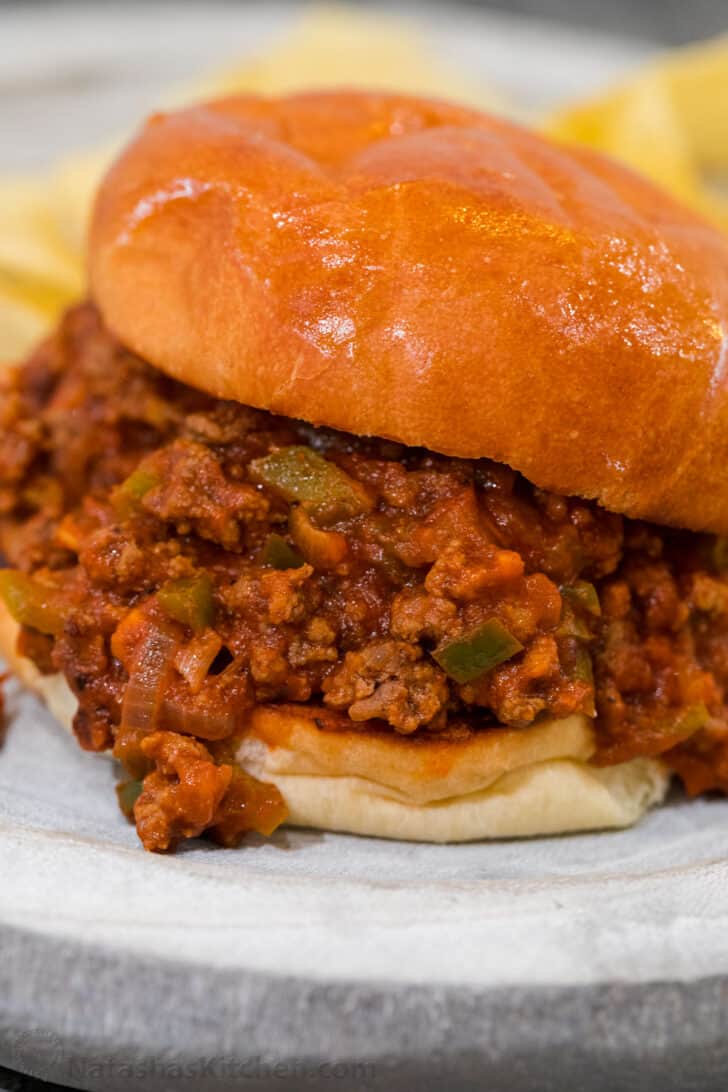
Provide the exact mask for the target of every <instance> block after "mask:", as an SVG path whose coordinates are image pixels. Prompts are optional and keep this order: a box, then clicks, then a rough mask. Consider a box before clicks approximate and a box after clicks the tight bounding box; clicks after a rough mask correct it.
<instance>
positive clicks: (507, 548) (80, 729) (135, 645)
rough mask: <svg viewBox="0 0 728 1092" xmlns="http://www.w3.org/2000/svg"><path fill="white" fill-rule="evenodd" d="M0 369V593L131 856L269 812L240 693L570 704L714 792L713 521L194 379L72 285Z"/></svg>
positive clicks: (727, 770)
mask: <svg viewBox="0 0 728 1092" xmlns="http://www.w3.org/2000/svg"><path fill="white" fill-rule="evenodd" d="M5 382H6V386H5V389H4V391H3V394H2V400H1V401H0V547H1V548H2V552H3V554H4V556H5V558H6V560H7V563H8V565H9V567H10V568H9V569H8V570H7V571H5V572H3V573H2V574H0V575H1V577H2V579H1V581H0V584H1V586H0V591H2V594H3V596H4V598H5V601H6V603H7V604H8V606H9V607H10V609H11V611H12V612H13V613H14V615H15V617H16V618H17V619H18V620H19V621H20V622H21V624H22V629H21V637H20V645H21V649H22V651H23V653H24V654H25V655H27V656H29V657H30V658H31V659H32V660H33V661H34V662H35V663H36V664H37V666H38V667H39V668H40V670H41V671H44V672H53V671H61V672H62V673H63V674H64V675H65V677H66V679H67V680H68V683H69V685H70V686H71V689H72V690H73V692H74V693H75V695H76V696H77V698H78V702H79V708H78V713H77V715H76V719H75V725H74V727H75V731H76V734H77V736H78V738H79V741H80V742H81V744H82V745H83V746H84V747H86V748H89V749H91V750H100V749H105V748H108V747H113V748H114V752H115V754H116V755H117V757H118V758H119V759H120V760H121V761H122V762H123V763H124V765H125V766H126V768H127V770H128V771H129V781H128V782H126V783H125V784H124V785H122V786H121V788H120V801H121V804H122V807H123V808H124V809H125V810H126V811H127V812H128V813H129V814H132V813H133V815H134V817H135V819H136V823H137V827H138V829H139V832H140V835H141V837H142V840H143V841H144V844H145V845H146V846H148V847H149V848H151V849H166V848H169V847H170V846H171V845H174V843H175V842H176V841H178V840H179V839H180V838H184V837H190V836H195V835H198V834H200V833H202V832H205V831H207V832H210V833H211V834H212V835H213V836H214V837H216V838H217V839H218V840H220V841H222V842H223V843H224V844H234V843H235V842H236V841H237V840H239V838H240V837H241V836H242V834H244V833H245V831H246V830H250V829H255V830H259V831H262V832H264V833H267V832H269V831H270V830H272V829H273V828H274V827H275V826H276V825H277V824H278V823H279V822H280V821H281V820H282V819H283V818H284V816H285V806H284V804H283V802H282V801H281V800H280V797H279V796H278V794H277V792H276V790H275V789H274V788H273V787H271V786H265V785H261V784H260V783H258V782H255V781H253V779H252V778H249V777H246V776H245V775H243V774H241V772H240V771H239V770H237V768H236V767H235V766H234V763H233V762H232V755H233V753H234V744H235V740H236V739H237V738H238V737H239V735H240V733H241V731H242V730H243V729H244V726H245V722H246V717H247V715H248V714H249V712H250V710H251V709H252V708H253V707H254V706H255V705H256V704H260V703H271V702H274V703H275V702H279V703H284V702H285V703H290V702H295V703H310V704H311V705H315V706H317V707H319V708H323V709H324V710H325V711H326V715H325V716H324V717H323V719H322V724H325V726H326V727H327V728H330V729H331V730H336V729H337V727H340V726H346V727H351V726H352V724H353V725H354V726H358V727H359V728H360V729H361V730H362V731H366V730H370V729H371V728H373V727H375V728H376V729H377V730H380V731H381V730H386V731H392V732H398V733H401V734H404V735H412V734H413V733H419V734H422V733H428V734H437V733H450V734H455V735H458V736H462V735H463V734H465V733H468V732H472V731H487V730H488V729H489V728H492V727H493V726H495V725H498V724H505V725H509V726H512V727H516V728H525V727H527V726H529V725H531V724H533V723H534V722H536V721H538V720H539V719H541V718H546V717H564V716H568V715H569V714H571V713H585V714H587V715H589V716H593V715H594V714H595V713H596V717H597V719H596V728H597V738H598V752H597V756H596V761H598V762H602V763H607V764H608V763H616V762H622V761H624V760H626V759H629V758H631V757H634V756H636V755H658V754H659V755H662V756H663V758H665V760H666V761H667V762H668V763H669V764H670V765H671V766H672V767H673V768H674V769H675V770H676V771H677V772H678V773H679V774H680V776H681V777H682V778H683V780H684V782H685V784H686V786H687V788H688V790H689V791H690V792H701V791H704V790H706V789H715V788H717V789H723V790H725V789H726V787H728V746H727V745H726V732H727V730H728V719H727V716H726V705H725V697H724V692H725V687H726V683H727V682H728V550H726V549H725V548H724V545H723V542H722V540H720V539H716V538H714V537H710V536H700V535H695V534H690V533H679V532H673V531H667V530H665V529H663V528H658V527H654V526H650V525H647V524H643V523H637V522H634V521H630V520H627V519H623V518H622V517H620V516H616V515H613V514H611V513H608V512H605V511H603V510H602V509H600V508H599V507H598V506H597V505H596V504H593V503H589V502H586V501H582V500H578V499H575V498H569V497H561V496H555V495H553V494H550V493H546V492H544V491H542V490H539V489H536V488H535V487H534V486H532V485H531V484H530V483H529V482H527V481H526V480H525V479H523V478H522V477H520V476H519V475H517V474H515V473H514V472H512V471H511V470H509V469H507V468H505V467H503V466H500V465H497V464H494V463H491V462H488V461H486V460H479V461H468V460H460V459H453V458H446V457H444V456H440V455H435V454H433V453H431V452H428V451H425V450H422V449H412V448H406V447H402V446H400V445H396V444H393V443H388V442H385V441H379V440H372V441H370V440H362V439H360V438H358V437H354V436H349V435H347V434H344V433H338V432H334V431H330V430H325V429H314V428H312V427H311V426H309V425H306V424H304V423H301V422H298V421H294V420H290V419H288V418H282V417H276V416H273V415H272V414H268V413H264V412H260V411H256V410H253V409H250V408H249V407H246V406H241V405H238V404H237V403H232V402H223V401H220V400H216V399H213V398H210V397H208V396H207V395H205V394H202V393H200V392H198V391H196V390H194V389H192V388H190V387H187V386H184V385H182V384H179V383H175V382H174V381H172V380H170V379H167V378H165V377H164V376H162V375H161V374H160V373H159V372H157V371H156V370H155V369H153V368H151V367H150V366H149V365H147V364H146V363H144V361H142V360H140V359H139V358H137V357H135V356H133V355H132V354H130V353H128V352H126V351H125V350H124V349H123V348H122V347H121V346H120V345H119V344H118V343H117V342H116V341H115V340H114V339H113V338H112V337H111V335H110V334H109V333H108V332H107V331H105V330H104V328H103V326H102V324H101V322H100V320H99V317H98V314H97V313H96V311H95V310H94V308H93V307H92V306H90V305H84V306H81V307H78V308H76V309H75V310H73V311H71V312H70V313H69V314H68V315H67V316H66V318H65V319H64V321H63V323H62V324H61V327H60V329H59V330H58V331H57V333H56V334H55V335H54V336H53V337H52V338H51V339H50V341H48V342H47V343H46V344H45V345H44V346H43V347H42V348H40V349H39V350H38V351H37V352H36V353H35V354H34V356H32V357H31V359H30V360H29V361H28V362H27V363H26V364H25V365H23V366H22V367H21V368H20V369H19V370H18V371H17V372H15V373H13V374H12V375H11V376H9V377H8V378H7V380H6V381H5Z"/></svg>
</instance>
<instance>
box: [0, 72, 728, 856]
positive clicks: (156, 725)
mask: <svg viewBox="0 0 728 1092" xmlns="http://www.w3.org/2000/svg"><path fill="white" fill-rule="evenodd" d="M88 268H89V284H90V291H89V299H88V301H85V302H82V303H80V304H79V305H78V306H77V307H75V308H74V309H72V310H71V311H69V312H68V313H67V314H66V316H65V317H64V319H63V320H62V322H61V324H60V327H59V328H58V330H57V331H56V332H55V333H54V334H53V335H52V336H51V337H50V338H49V340H47V341H46V342H45V343H44V344H42V345H41V346H40V347H39V348H38V349H37V350H36V351H35V352H34V353H33V354H32V356H31V357H30V359H28V360H27V361H25V362H24V363H23V364H21V365H20V366H18V367H17V368H15V369H13V370H12V371H11V372H9V373H8V374H7V375H6V376H5V377H4V379H3V384H4V387H3V392H2V402H1V406H0V414H1V425H0V502H1V503H0V547H1V549H2V553H3V556H4V558H5V560H6V565H7V567H6V568H5V569H3V570H2V571H1V572H0V593H1V595H2V599H3V602H4V608H3V609H4V614H3V617H2V625H1V628H0V644H1V645H2V648H3V650H4V655H5V656H6V658H7V659H8V660H9V661H10V663H11V664H12V666H13V667H14V669H15V670H16V672H17V673H18V674H19V675H20V677H21V678H22V679H24V680H25V681H26V682H27V683H28V684H29V685H30V686H31V687H34V688H36V689H37V690H38V691H39V692H40V693H41V694H42V695H43V696H44V697H45V699H46V700H47V701H48V704H49V705H50V707H51V709H52V710H53V711H54V712H55V713H56V715H57V716H58V718H59V719H60V720H61V721H62V722H63V723H65V724H67V725H68V726H69V727H71V728H72V730H73V732H74V733H75V735H76V737H77V739H78V741H79V743H80V744H81V746H82V747H84V748H86V749H88V750H91V751H98V752H108V753H110V754H112V755H113V757H114V758H115V759H117V760H118V761H119V763H121V765H122V766H123V768H124V770H125V774H124V777H123V780H122V782H121V784H120V787H119V798H120V802H121V805H122V808H123V810H124V811H125V812H126V813H127V814H128V815H129V816H130V817H133V819H134V821H135V822H136V826H137V830H138V832H139V836H140V838H141V841H142V843H143V845H144V846H145V847H146V848H147V849H150V850H157V851H163V850H166V849H169V848H172V847H174V845H175V844H177V843H178V842H179V841H180V840H181V839H184V838H189V837H196V836H198V835H201V834H207V835H208V836H210V837H212V838H214V839H216V840H217V841H218V842H221V843H222V844H225V845H233V844H236V843H237V842H238V841H239V840H240V839H241V837H242V836H243V834H244V833H245V832H246V831H250V830H254V831H258V832H260V833H263V834H269V833H270V832H272V831H273V830H274V829H275V828H276V827H277V826H278V825H279V824H281V823H283V822H289V823H292V824H297V825H306V826H313V827H318V828H322V829H325V830H340V831H352V832H356V833H360V834H370V835H380V836H384V837H391V838H405V839H413V840H415V839H419V840H434V841H458V840H466V839H480V838H495V837H508V836H525V835H538V834H548V833H556V832H564V831H575V830H583V829H596V828H609V827H620V826H625V825H628V824H630V823H632V822H634V821H635V820H637V819H638V818H639V817H640V816H641V815H642V814H643V812H644V811H645V809H646V808H648V807H649V806H650V805H652V804H655V803H657V802H658V801H660V800H661V799H662V797H663V795H664V792H665V789H666V786H667V784H668V781H669V779H670V777H671V775H672V774H676V775H677V776H678V777H679V778H680V780H681V781H682V783H683V784H684V786H685V787H686V789H687V791H688V792H689V793H691V794H695V793H702V792H705V791H710V790H718V791H725V790H726V788H728V709H727V707H726V686H727V685H728V544H727V543H726V541H725V540H724V539H723V538H721V537H720V536H721V535H724V534H728V487H727V486H728V483H727V482H726V467H727V466H728V374H727V372H728V244H727V243H726V240H725V238H724V237H723V236H721V235H720V234H719V232H718V231H717V230H715V229H713V228H711V227H710V226H708V224H707V223H705V222H703V221H702V220H700V219H699V218H698V217H697V216H696V215H695V214H693V213H691V212H689V211H687V210H686V209H685V208H683V207H681V206H680V205H679V204H677V203H675V202H674V201H673V200H671V199H670V198H668V197H667V196H666V195H665V194H663V193H661V192H660V191H659V190H658V189H656V188H655V187H654V186H653V185H651V184H649V183H647V182H645V181H643V180H642V179H640V178H639V177H637V176H636V175H634V174H632V173H630V172H629V171H627V170H626V169H624V168H622V167H620V166H618V165H617V164H615V163H613V162H611V161H609V160H607V159H605V158H602V157H600V156H599V155H597V154H595V153H592V152H589V151H585V150H574V149H569V148H567V147H563V146H559V145H557V144H553V143H549V142H548V141H546V140H544V139H542V138H541V137H538V136H536V135H534V134H532V133H529V132H527V131H526V130H524V129H521V128H518V127H516V126H514V125H511V124H509V123H507V122H505V121H502V120H499V119H496V118H493V117H489V116H486V115H483V114H480V113H477V112H475V111H472V110H469V109H463V108H460V107H457V106H453V105H448V104H446V103H441V102H429V101H424V100H420V99H415V98H405V97H399V96H395V95H380V94H364V93H343V92H342V93H326V94H323V93H321V94H306V95H300V96H294V97H288V98H281V99H262V98H254V97H246V98H235V99H228V100H224V101H220V102H213V103H210V104H207V105H202V106H199V107H196V108H192V109H186V110H182V111H179V112H176V113H169V114H162V115H157V116H155V117H153V118H152V119H151V120H150V121H149V122H148V124H147V125H146V126H145V127H144V128H143V130H142V131H141V133H140V134H139V135H138V136H137V138H136V139H135V140H134V141H133V142H132V143H131V144H130V145H129V146H128V147H127V148H126V150H125V151H124V152H123V153H122V154H121V156H120V157H119V159H118V160H117V162H116V163H115V164H114V165H113V167H112V168H111V170H110V171H109V173H108V174H107V176H106V177H105V179H104V181H103V183H102V185H101V187H100V190H99V193H98V196H97V200H96V205H95V210H94V215H93V221H92V225H91V230H90V238H89V250H88ZM71 788H72V787H71Z"/></svg>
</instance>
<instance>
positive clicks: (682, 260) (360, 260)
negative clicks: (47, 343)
mask: <svg viewBox="0 0 728 1092" xmlns="http://www.w3.org/2000/svg"><path fill="white" fill-rule="evenodd" d="M90 278H91V290H92V294H93V296H94V298H95V300H96V302H97V304H98V305H99V307H100V309H101V311H102V313H103V316H104V318H105V320H106V322H107V324H108V325H109V327H110V328H111V330H112V331H113V332H114V333H115V334H116V335H117V336H118V337H119V338H120V340H121V341H122V342H124V343H125V344H127V345H128V346H129V347H130V348H131V349H133V350H134V351H136V352H137V353H139V354H140V355H141V356H143V357H144V358H146V359H147V360H149V361H150V362H151V363H153V364H154V365H156V366H157V367H158V368H160V369H162V370H163V371H165V372H167V373H169V374H170V375H173V376H175V377H177V378H178V379H180V380H183V381H184V382H186V383H189V384H192V385H194V386H197V387H201V388H204V389H206V390H208V391H209V392H211V393H212V394H214V395H216V396H219V397H223V398H230V399H235V400H238V401H241V402H245V403H248V404H250V405H254V406H258V407H262V408H264V409H268V410H272V411H274V412H277V413H281V414H286V415H288V416H292V417H299V418H303V419H306V420H308V421H311V422H313V423H314V424H325V425H329V426H332V427H335V428H340V429H345V430H347V431H350V432H354V433H357V434H360V435H370V434H371V435H377V436H382V437H387V438H391V439H395V440H398V441H401V442H403V443H405V444H409V445H423V446H426V447H429V448H432V449H434V450H436V451H440V452H444V453H446V454H450V455H457V456H464V457H488V458H491V459H494V460H497V461H500V462H503V463H508V464H510V465H511V466H512V467H515V468H516V469H517V470H520V471H521V472H522V473H523V474H525V475H526V476H527V477H528V478H529V479H530V480H531V481H533V482H535V483H536V484H537V485H540V486H542V487H544V488H548V489H552V490H555V491H557V492H559V493H566V494H577V495H581V496H584V497H589V498H596V499H597V500H599V501H600V502H601V503H602V504H603V505H604V506H606V507H607V508H610V509H612V510H613V511H616V512H621V513H623V514H625V515H629V516H637V517H644V518H649V519H653V520H655V521H657V522H661V523H667V524H676V525H679V526H684V527H689V528H693V529H696V530H700V529H710V530H714V531H718V532H723V533H726V532H728V488H726V486H727V485H728V480H727V477H726V475H727V474H728V469H727V468H728V376H727V375H726V372H727V370H728V240H727V239H726V238H724V237H723V236H721V235H720V234H719V232H718V231H717V230H716V229H714V228H711V227H710V226H708V225H707V224H706V223H704V222H703V221H702V220H700V219H699V218H698V217H697V216H696V215H695V214H693V213H692V212H689V211H688V210H687V209H686V208H683V207H682V206H680V205H679V204H677V203H676V202H674V201H673V200H671V199H670V198H669V197H668V196H666V195H665V194H664V193H662V192H661V191H659V190H658V189H656V188H655V187H654V186H653V185H652V184H650V183H648V182H646V181H644V180H642V179H640V178H638V177H637V176H636V175H634V174H632V173H631V172H629V171H627V170H625V169H623V168H622V167H619V166H617V164H615V163H613V162H610V161H609V160H607V159H605V158H603V157H601V156H599V155H596V154H595V153H593V152H591V151H587V150H583V149H566V148H564V147H559V146H557V145H555V144H552V143H549V142H548V141H546V140H544V139H542V138H541V137H539V136H537V135H535V134H532V133H529V132H527V131H525V130H523V129H521V128H518V127H516V126H514V125H511V124H509V123H507V122H505V121H503V120H499V119H496V118H493V117H489V116H487V115H485V114H481V113H477V112H474V111H472V110H467V109H461V108H459V107H457V106H451V105H447V104H445V103H438V102H428V101H423V100H420V99H415V98H404V97H400V96H395V95H378V94H363V93H334V94H331V93H319V94H306V95H300V96H294V97H290V98H281V99H271V100H266V99H260V98H252V97H246V98H236V99H228V100H224V101H221V102H215V103H211V104H209V105H205V106H199V107H197V108H194V109H187V110H182V111H180V112H178V113H172V114H160V115H157V116H155V117H153V118H152V119H151V120H150V121H149V122H148V124H147V125H146V127H145V128H144V129H143V130H142V131H141V133H140V134H139V136H138V137H137V138H136V140H134V141H133V143H132V144H131V145H130V146H129V147H128V148H127V149H126V151H125V152H124V153H123V154H122V155H121V157H120V159H119V160H118V161H117V162H116V164H115V165H114V166H113V167H112V169H111V170H110V172H109V173H108V175H107V176H106V178H105V180H104V182H103V184H102V186H101V189H100V192H99V194H98V199H97V202H96V206H95V214H94V217H93V224H92V229H91V235H90Z"/></svg>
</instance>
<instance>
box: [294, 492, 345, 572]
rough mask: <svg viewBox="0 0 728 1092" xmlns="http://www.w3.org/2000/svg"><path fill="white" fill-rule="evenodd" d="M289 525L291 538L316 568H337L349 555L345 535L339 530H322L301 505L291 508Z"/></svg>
mask: <svg viewBox="0 0 728 1092" xmlns="http://www.w3.org/2000/svg"><path fill="white" fill-rule="evenodd" d="M288 527H289V530H290V532H291V538H292V539H293V541H294V542H295V544H296V546H298V548H299V550H300V551H301V553H302V554H303V556H304V558H305V559H306V561H308V563H309V565H313V567H314V569H335V568H336V566H337V565H340V564H341V562H342V561H343V560H344V558H345V557H346V555H347V552H348V548H347V545H346V539H345V538H344V536H343V535H340V534H339V532H338V531H322V530H321V528H320V527H314V525H313V523H312V522H311V520H310V518H309V516H308V513H307V512H306V511H305V509H304V508H302V507H301V505H296V507H295V508H292V509H291V514H290V516H289V517H288Z"/></svg>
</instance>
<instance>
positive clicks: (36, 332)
mask: <svg viewBox="0 0 728 1092" xmlns="http://www.w3.org/2000/svg"><path fill="white" fill-rule="evenodd" d="M48 324H49V320H48V316H47V315H46V314H44V313H43V312H42V311H38V310H37V309H36V308H35V307H33V306H32V305H30V304H28V303H27V302H25V301H23V300H18V299H16V298H14V297H11V296H7V295H5V293H4V292H3V291H2V289H1V288H0V366H4V365H7V364H12V363H14V362H15V361H17V360H21V359H22V357H23V356H25V354H26V353H27V352H28V350H29V349H30V348H31V347H32V346H33V345H34V344H35V343H36V342H37V341H38V340H39V339H40V338H42V337H43V335H44V334H45V333H46V332H47V330H48Z"/></svg>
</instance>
